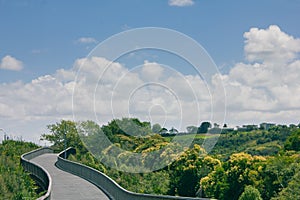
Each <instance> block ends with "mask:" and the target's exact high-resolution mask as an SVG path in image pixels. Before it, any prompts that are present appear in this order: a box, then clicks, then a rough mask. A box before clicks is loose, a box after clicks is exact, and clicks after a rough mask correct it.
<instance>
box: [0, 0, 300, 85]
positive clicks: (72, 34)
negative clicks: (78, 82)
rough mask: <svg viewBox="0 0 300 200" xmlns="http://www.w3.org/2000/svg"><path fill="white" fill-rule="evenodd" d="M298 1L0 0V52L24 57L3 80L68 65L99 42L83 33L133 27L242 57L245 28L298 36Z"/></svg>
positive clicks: (228, 58) (225, 62) (218, 58)
mask: <svg viewBox="0 0 300 200" xmlns="http://www.w3.org/2000/svg"><path fill="white" fill-rule="evenodd" d="M299 10H300V3H299V0H288V1H286V0H275V1H274V0H263V1H256V0H254V1H237V0H236V1H213V0H209V1H205V0H198V1H195V3H194V4H193V5H192V6H186V7H178V6H170V5H168V1H167V0H161V1H134V0H130V1H88V2H83V1H56V0H54V1H45V0H44V1H28V0H24V1H14V0H12V1H6V0H2V1H0V24H1V37H0V44H1V48H0V57H1V58H2V57H4V56H5V55H7V54H9V55H12V56H14V57H15V58H17V59H19V60H21V61H22V62H23V64H24V70H23V71H22V72H18V73H10V72H7V71H1V74H0V80H1V82H4V81H5V82H11V81H16V80H19V79H21V80H24V81H29V80H31V79H32V78H36V77H38V76H40V75H44V74H48V73H53V72H54V71H55V70H56V69H59V68H70V67H71V66H72V65H73V62H74V60H75V59H77V58H79V57H85V56H86V55H87V54H88V53H89V51H90V50H91V48H93V47H94V46H95V44H91V45H89V48H88V47H87V46H85V45H82V44H78V43H76V40H77V39H78V38H80V37H92V38H95V39H96V40H97V41H99V42H101V41H103V40H104V39H106V38H108V37H109V36H111V35H113V34H116V33H118V32H121V31H123V30H125V29H129V28H138V27H147V26H153V27H165V28H170V29H174V30H177V31H180V32H182V33H184V34H186V35H188V36H190V37H192V38H194V39H195V40H196V41H198V42H199V43H200V44H201V45H202V46H203V47H204V48H205V49H206V50H207V51H208V53H209V54H210V55H211V56H212V58H213V59H214V61H215V62H216V63H217V65H218V66H219V67H220V68H222V67H224V66H225V67H227V68H228V67H230V66H231V65H232V64H233V63H234V62H237V61H241V60H242V59H243V57H244V54H243V45H244V44H243V43H244V38H243V33H244V32H245V31H247V30H249V29H250V28H251V27H259V28H265V27H268V26H269V25H272V24H276V25H278V26H279V27H280V28H281V29H282V30H284V31H287V32H288V33H289V34H291V35H293V36H295V37H299V36H300V30H299V24H298V22H297V21H298V20H297V19H299V15H300V14H299V12H298V11H299Z"/></svg>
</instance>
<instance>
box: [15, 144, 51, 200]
mask: <svg viewBox="0 0 300 200" xmlns="http://www.w3.org/2000/svg"><path fill="white" fill-rule="evenodd" d="M45 153H53V150H52V149H50V148H48V147H43V148H39V149H36V150H33V151H31V152H28V153H25V154H23V155H22V156H21V158H20V162H21V165H22V166H23V168H24V169H25V170H26V171H28V172H29V173H30V174H32V175H33V176H34V177H35V180H36V181H37V184H38V185H39V186H40V187H42V189H43V190H44V191H47V192H46V194H44V195H43V196H41V197H39V198H38V200H48V199H50V198H51V188H52V179H51V176H50V174H49V173H48V172H47V170H45V169H44V168H43V167H42V166H40V165H38V164H36V163H32V162H30V159H32V158H35V157H37V156H39V155H42V154H45Z"/></svg>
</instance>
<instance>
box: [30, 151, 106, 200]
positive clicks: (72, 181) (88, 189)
mask: <svg viewBox="0 0 300 200" xmlns="http://www.w3.org/2000/svg"><path fill="white" fill-rule="evenodd" d="M30 161H31V162H33V163H36V164H38V165H40V166H42V167H43V168H44V169H46V170H47V171H48V172H49V174H50V176H51V178H52V191H51V199H54V200H69V199H72V200H73V199H80V200H93V199H98V200H108V199H109V198H108V197H107V196H106V195H105V193H104V192H102V191H101V190H100V189H99V188H98V187H96V186H95V185H93V184H92V183H90V182H88V181H87V180H85V179H82V178H80V177H78V176H75V175H73V174H70V173H68V172H65V171H62V170H60V169H59V168H57V167H56V166H55V163H56V161H57V154H53V153H46V154H43V155H40V156H37V157H35V158H33V159H31V160H30Z"/></svg>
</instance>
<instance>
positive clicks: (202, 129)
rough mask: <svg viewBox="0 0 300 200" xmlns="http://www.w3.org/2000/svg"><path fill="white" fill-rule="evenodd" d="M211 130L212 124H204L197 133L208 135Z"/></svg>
mask: <svg viewBox="0 0 300 200" xmlns="http://www.w3.org/2000/svg"><path fill="white" fill-rule="evenodd" d="M209 128H211V123H210V122H202V123H201V125H200V126H199V128H198V130H197V133H207V131H208V129H209Z"/></svg>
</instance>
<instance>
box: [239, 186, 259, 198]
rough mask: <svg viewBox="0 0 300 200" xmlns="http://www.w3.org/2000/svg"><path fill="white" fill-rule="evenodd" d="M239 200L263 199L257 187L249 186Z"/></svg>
mask: <svg viewBox="0 0 300 200" xmlns="http://www.w3.org/2000/svg"><path fill="white" fill-rule="evenodd" d="M239 200H262V198H261V196H260V193H259V191H258V190H257V189H256V188H255V187H253V186H251V185H249V186H246V187H245V190H244V192H243V193H242V195H241V196H240V198H239Z"/></svg>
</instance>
